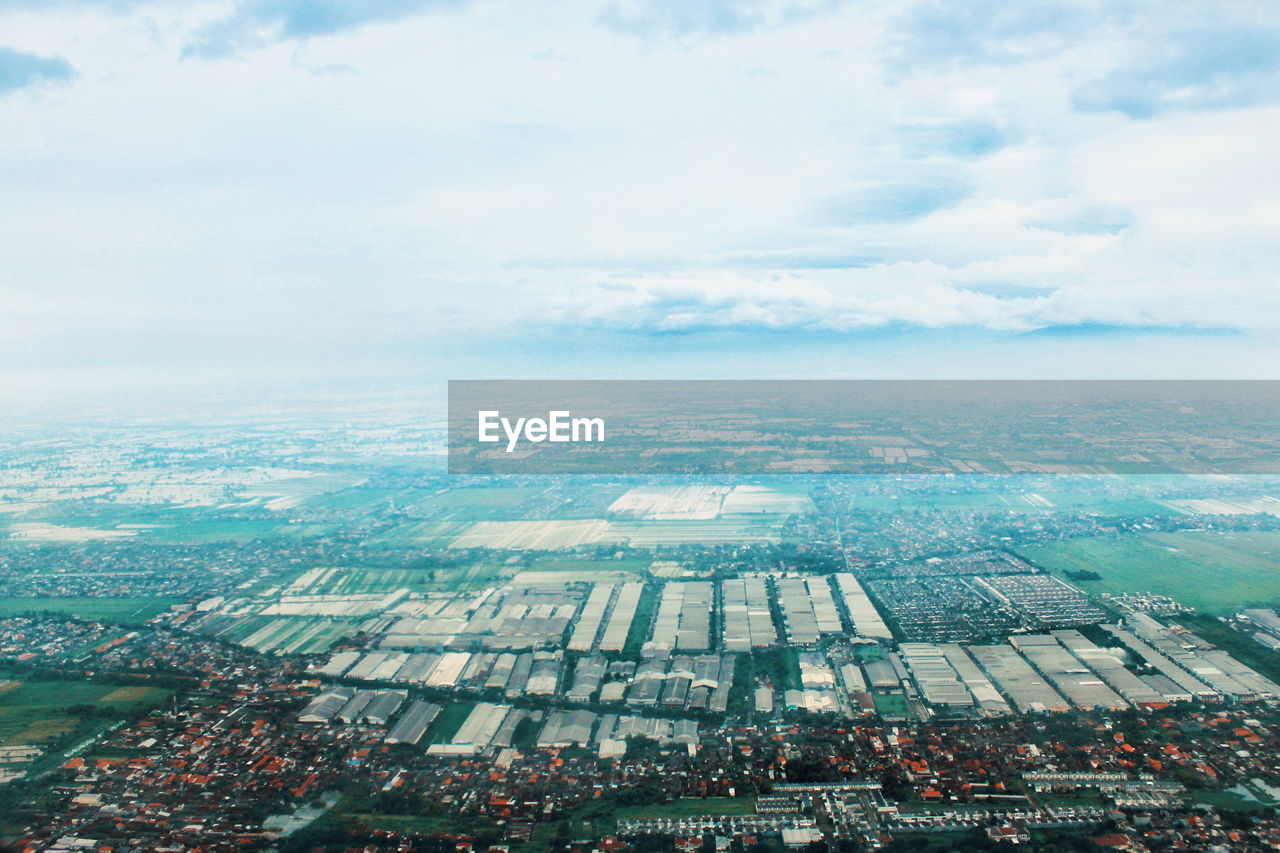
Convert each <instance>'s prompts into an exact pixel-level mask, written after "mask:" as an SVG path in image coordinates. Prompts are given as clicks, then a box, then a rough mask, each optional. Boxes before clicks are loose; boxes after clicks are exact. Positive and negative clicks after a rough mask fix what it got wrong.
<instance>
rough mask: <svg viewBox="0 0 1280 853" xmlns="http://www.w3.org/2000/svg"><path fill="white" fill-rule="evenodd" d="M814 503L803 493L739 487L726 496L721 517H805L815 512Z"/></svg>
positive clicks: (721, 508) (760, 487)
mask: <svg viewBox="0 0 1280 853" xmlns="http://www.w3.org/2000/svg"><path fill="white" fill-rule="evenodd" d="M814 510H815V508H814V506H813V501H812V500H810V499H809V496H808V495H807V494H804V493H803V492H786V491H780V490H778V489H770V488H766V487H764V486H737V487H735V488H734V490H733V491H732V492H730V493H729V494H728V495H726V496H725V499H724V504H723V505H721V507H720V514H721V515H804V514H807V513H811V512H814Z"/></svg>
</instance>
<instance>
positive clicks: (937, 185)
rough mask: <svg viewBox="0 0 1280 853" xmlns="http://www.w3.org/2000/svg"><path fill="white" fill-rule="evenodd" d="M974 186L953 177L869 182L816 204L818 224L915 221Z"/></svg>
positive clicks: (813, 213) (952, 202)
mask: <svg viewBox="0 0 1280 853" xmlns="http://www.w3.org/2000/svg"><path fill="white" fill-rule="evenodd" d="M971 192H972V189H971V188H970V187H969V186H967V185H966V184H963V183H960V182H958V181H955V180H952V179H941V180H938V181H935V182H929V183H924V182H922V183H880V184H869V185H867V186H863V187H859V188H858V189H855V190H850V191H849V192H845V193H841V194H839V195H834V196H830V197H828V198H825V199H823V200H821V201H819V202H818V203H817V204H816V205H814V207H813V209H812V211H811V214H810V219H811V220H812V221H813V222H814V223H815V224H818V225H834V226H839V227H845V228H851V227H856V226H859V225H867V224H872V223H902V222H912V221H914V220H917V219H921V218H923V217H925V216H928V215H929V214H931V213H935V212H937V211H939V210H943V209H945V208H948V207H951V206H953V205H956V204H959V203H960V202H961V201H963V200H964V199H965V198H966V197H968V196H969V195H970V193H971Z"/></svg>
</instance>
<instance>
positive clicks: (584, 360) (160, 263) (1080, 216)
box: [0, 0, 1280, 395]
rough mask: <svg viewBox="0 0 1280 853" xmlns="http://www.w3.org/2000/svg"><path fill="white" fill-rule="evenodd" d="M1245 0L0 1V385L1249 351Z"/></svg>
mask: <svg viewBox="0 0 1280 853" xmlns="http://www.w3.org/2000/svg"><path fill="white" fill-rule="evenodd" d="M1277 101H1280V17H1278V16H1277V15H1276V14H1275V13H1274V7H1272V6H1270V4H1267V3H1250V2H1236V3H1229V4H1219V3H1211V2H1130V0H1119V2H1116V0H1110V2H1063V0H1045V2H1038V3H1029V4H1010V3H997V2H986V0H925V2H895V3H878V2H853V1H852V0H850V2H844V1H843V0H772V2H754V1H753V0H711V2H703V3H690V2H687V0H679V2H663V1H662V0H652V1H651V2H639V0H581V2H573V3H564V4H552V5H550V6H548V5H546V4H530V3H520V2H514V0H512V2H504V1H503V0H362V2H360V3H350V2H344V1H343V0H308V2H304V0H235V2H207V3H206V2H181V0H151V2H147V0H38V2H37V0H0V126H2V127H3V128H4V132H3V133H0V258H2V259H3V260H2V261H0V306H2V307H3V310H2V311H0V382H2V383H4V388H5V389H6V391H8V392H10V393H12V394H14V395H20V394H23V393H33V392H44V393H51V391H50V389H56V393H67V394H74V393H77V389H83V388H88V387H92V388H97V389H103V388H113V387H120V388H126V387H127V388H146V387H150V386H151V385H158V384H164V383H168V384H170V385H172V384H184V383H202V382H209V383H218V382H221V383H227V384H230V385H235V384H236V383H250V384H251V383H252V382H254V381H258V380H263V381H265V380H267V379H270V380H271V381H283V382H287V381H292V380H299V381H323V380H326V379H332V380H333V381H334V382H345V381H350V382H355V383H359V382H371V381H377V382H395V381H398V380H399V379H400V378H408V379H414V380H419V379H421V380H428V381H431V380H437V379H440V378H447V377H450V376H480V375H490V376H501V375H540V376H547V375H562V376H634V375H657V376H672V375H675V376H683V375H705V376H732V375H743V376H758V375H771V376H778V375H786V376H880V375H884V376H929V377H934V376H957V377H962V376H1086V375H1087V376H1110V375H1116V376H1129V377H1132V376H1273V375H1274V373H1275V369H1274V367H1273V365H1275V364H1280V359H1278V358H1277V356H1280V347H1277V346H1276V345H1275V341H1276V340H1277V337H1280V334H1278V333H1280V329H1278V328H1277V327H1278V326H1280V287H1277V282H1276V273H1275V271H1276V270H1277V269H1280V263H1278V262H1280V257H1278V256H1280V241H1278V240H1277V239H1276V237H1275V235H1276V234H1277V233H1280V170H1277V169H1276V168H1275V165H1274V159H1275V154H1274V147H1275V138H1276V135H1277V133H1276V132H1277V130H1280V104H1278V103H1277Z"/></svg>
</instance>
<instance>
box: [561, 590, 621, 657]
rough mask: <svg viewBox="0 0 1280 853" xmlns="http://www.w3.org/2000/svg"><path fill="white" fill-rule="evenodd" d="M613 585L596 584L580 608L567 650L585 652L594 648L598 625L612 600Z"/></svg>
mask: <svg viewBox="0 0 1280 853" xmlns="http://www.w3.org/2000/svg"><path fill="white" fill-rule="evenodd" d="M613 590H614V587H613V584H607V583H601V584H596V585H595V587H594V588H593V589H592V590H591V595H589V596H588V597H587V603H586V604H585V605H583V607H582V614H581V615H580V616H579V617H578V621H577V622H576V623H575V624H574V626H573V636H572V637H571V638H570V639H569V650H570V651H574V652H586V651H590V650H591V649H593V648H595V645H596V636H597V635H598V634H599V633H600V625H601V623H603V621H604V614H605V611H607V610H608V609H609V601H610V599H612V598H613Z"/></svg>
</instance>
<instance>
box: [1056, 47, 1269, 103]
mask: <svg viewBox="0 0 1280 853" xmlns="http://www.w3.org/2000/svg"><path fill="white" fill-rule="evenodd" d="M1144 47H1145V50H1144ZM1135 53H1136V54H1137V58H1135V59H1134V60H1133V61H1131V62H1128V63H1124V64H1122V65H1120V67H1118V68H1116V69H1114V70H1113V71H1111V72H1110V73H1108V74H1105V75H1103V76H1102V77H1099V78H1097V79H1094V80H1092V81H1090V82H1088V83H1085V84H1084V85H1082V86H1080V87H1079V88H1077V89H1076V91H1075V93H1074V95H1073V102H1074V104H1075V106H1076V108H1077V109H1079V110H1081V111H1084V112H1103V111H1108V110H1114V111H1117V112H1121V113H1124V114H1125V115H1127V116H1129V117H1131V118H1138V119H1144V118H1151V117H1152V116H1155V115H1159V114H1160V113H1163V112H1166V111H1169V110H1206V109H1222V108H1229V107H1239V106H1250V105H1254V104H1264V103H1275V102H1276V101H1278V100H1280V28H1277V27H1275V26H1267V25H1261V26H1255V25H1248V26H1246V25H1236V26H1225V27H1224V26H1221V25H1219V26H1216V27H1214V26H1210V27H1203V28H1200V27H1197V28H1196V29H1194V30H1184V31H1180V32H1174V33H1170V34H1168V35H1167V36H1165V37H1163V38H1159V39H1155V40H1153V42H1152V43H1150V44H1149V45H1146V46H1135ZM1143 54H1145V55H1143Z"/></svg>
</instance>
